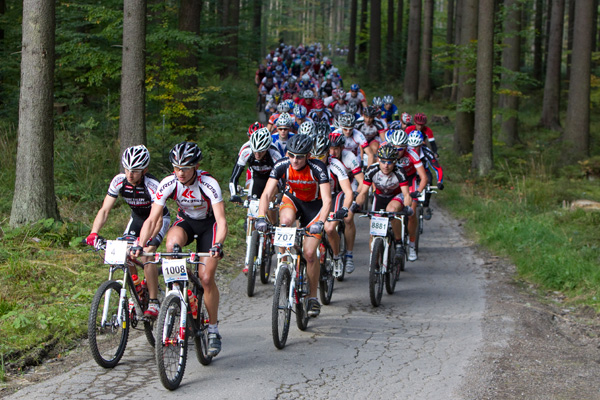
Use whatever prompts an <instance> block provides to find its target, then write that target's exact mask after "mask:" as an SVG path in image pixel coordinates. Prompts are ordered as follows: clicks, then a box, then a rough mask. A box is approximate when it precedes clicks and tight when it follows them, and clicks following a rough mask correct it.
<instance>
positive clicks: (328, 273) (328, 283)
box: [319, 250, 335, 305]
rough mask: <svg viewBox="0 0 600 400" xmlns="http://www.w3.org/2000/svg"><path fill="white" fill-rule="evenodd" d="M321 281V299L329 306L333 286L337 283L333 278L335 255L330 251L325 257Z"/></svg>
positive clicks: (326, 252)
mask: <svg viewBox="0 0 600 400" xmlns="http://www.w3.org/2000/svg"><path fill="white" fill-rule="evenodd" d="M319 280H320V282H319V296H320V297H321V303H323V304H325V305H328V304H329V303H331V296H332V295H333V284H334V282H335V279H334V277H333V254H331V252H330V251H329V250H325V257H324V259H323V263H322V264H321V275H320V279H319Z"/></svg>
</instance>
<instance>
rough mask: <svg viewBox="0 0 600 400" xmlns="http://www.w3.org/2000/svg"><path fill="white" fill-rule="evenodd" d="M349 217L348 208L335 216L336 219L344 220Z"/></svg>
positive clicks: (342, 209)
mask: <svg viewBox="0 0 600 400" xmlns="http://www.w3.org/2000/svg"><path fill="white" fill-rule="evenodd" d="M347 216H348V209H347V208H346V207H342V208H340V209H339V210H337V211H336V212H335V213H334V214H333V218H334V219H344V218H346V217H347Z"/></svg>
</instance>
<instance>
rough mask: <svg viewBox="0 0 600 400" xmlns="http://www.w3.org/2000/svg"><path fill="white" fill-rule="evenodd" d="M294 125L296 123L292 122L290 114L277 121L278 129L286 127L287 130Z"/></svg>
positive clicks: (282, 115) (283, 114) (280, 117)
mask: <svg viewBox="0 0 600 400" xmlns="http://www.w3.org/2000/svg"><path fill="white" fill-rule="evenodd" d="M293 123H294V121H292V117H291V116H290V114H288V113H282V114H281V115H280V116H279V118H277V121H275V125H277V127H280V126H285V127H286V128H289V127H291V126H292V124H293Z"/></svg>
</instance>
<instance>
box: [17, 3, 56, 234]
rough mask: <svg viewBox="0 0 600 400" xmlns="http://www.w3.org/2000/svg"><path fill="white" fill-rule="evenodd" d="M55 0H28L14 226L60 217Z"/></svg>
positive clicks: (23, 41)
mask: <svg viewBox="0 0 600 400" xmlns="http://www.w3.org/2000/svg"><path fill="white" fill-rule="evenodd" d="M55 11H56V10H55V2H54V0H24V1H23V24H22V26H23V28H22V29H23V39H22V47H21V91H20V98H19V132H18V145H17V163H16V171H17V172H16V176H15V192H14V197H13V203H12V210H11V214H10V225H11V226H12V227H17V226H21V225H25V224H28V223H32V222H36V221H39V220H41V219H46V218H54V219H55V220H57V219H60V215H59V212H58V206H57V203H56V197H55V192H54V158H53V157H54V126H53V122H54V121H53V103H54V101H53V98H54V34H55V33H54V28H55Z"/></svg>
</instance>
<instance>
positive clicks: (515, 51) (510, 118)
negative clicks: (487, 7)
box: [500, 0, 521, 147]
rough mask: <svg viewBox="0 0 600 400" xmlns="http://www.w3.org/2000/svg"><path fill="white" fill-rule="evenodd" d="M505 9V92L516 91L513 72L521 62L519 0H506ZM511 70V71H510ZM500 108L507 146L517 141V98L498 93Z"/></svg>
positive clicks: (516, 70)
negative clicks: (501, 109)
mask: <svg viewBox="0 0 600 400" xmlns="http://www.w3.org/2000/svg"><path fill="white" fill-rule="evenodd" d="M504 7H505V9H506V10H507V13H506V19H505V21H504V42H503V44H504V49H503V50H502V67H503V68H504V69H505V70H506V71H508V72H507V73H503V74H502V79H501V81H502V83H501V85H500V87H501V89H503V90H504V91H506V92H513V91H518V87H517V84H516V82H515V80H516V79H515V74H516V73H518V72H519V70H520V66H521V65H520V62H521V37H520V36H519V33H520V31H521V5H520V0H506V1H505V2H504ZM511 71H512V73H511ZM500 101H501V102H500V104H501V105H500V108H503V109H504V114H503V116H502V129H501V135H500V138H501V140H503V141H504V143H506V145H507V146H508V147H512V146H514V145H515V144H516V143H517V142H518V141H519V135H518V118H517V113H518V110H519V98H518V97H517V96H513V95H510V94H503V95H500Z"/></svg>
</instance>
